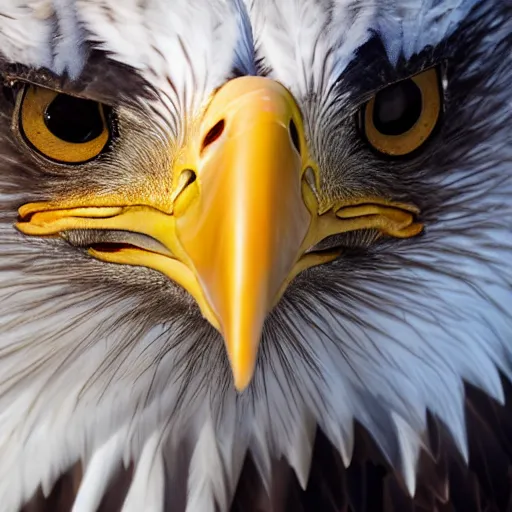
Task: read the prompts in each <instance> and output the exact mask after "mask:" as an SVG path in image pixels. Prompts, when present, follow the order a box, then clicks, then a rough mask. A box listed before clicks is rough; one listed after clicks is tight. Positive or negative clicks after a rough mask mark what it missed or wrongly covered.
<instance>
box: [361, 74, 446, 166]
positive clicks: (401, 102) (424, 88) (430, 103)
mask: <svg viewBox="0 0 512 512" xmlns="http://www.w3.org/2000/svg"><path fill="white" fill-rule="evenodd" d="M440 113H441V91H440V80H439V77H438V71H437V69H436V68H431V69H428V70H427V71H423V72H422V73H419V74H417V75H415V76H413V77H410V78H407V79H405V80H401V81H399V82H396V83H394V84H391V85H389V86H388V87H385V88H384V89H381V90H380V91H379V92H377V94H375V96H373V98H372V99H371V100H370V101H369V102H368V103H366V105H364V107H363V108H362V112H361V121H362V125H363V133H364V135H365V137H366V140H367V141H368V143H369V144H370V145H371V146H372V147H373V148H375V149H376V150H377V151H379V152H381V153H384V154H386V155H390V156H405V155H408V154H409V153H412V152H413V151H415V150H416V149H418V148H419V147H420V146H422V145H423V144H424V143H425V142H426V141H427V140H428V138H429V137H430V136H431V135H432V133H433V131H434V128H435V127H436V125H437V122H438V120H439V116H440Z"/></svg>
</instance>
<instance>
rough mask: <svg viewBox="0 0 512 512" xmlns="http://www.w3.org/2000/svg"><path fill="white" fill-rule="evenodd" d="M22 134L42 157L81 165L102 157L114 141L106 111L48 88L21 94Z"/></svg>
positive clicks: (20, 124)
mask: <svg viewBox="0 0 512 512" xmlns="http://www.w3.org/2000/svg"><path fill="white" fill-rule="evenodd" d="M19 94H20V100H19V106H18V112H19V114H18V115H19V129H20V133H21V135H22V136H23V138H24V139H25V141H26V142H27V143H28V144H29V146H30V147H31V148H33V149H35V150H36V151H37V152H38V153H39V154H41V155H42V156H44V157H46V158H48V159H50V160H53V161H55V162H58V163H65V164H80V163H84V162H87V161H89V160H92V159H94V158H96V157H97V156H98V155H100V154H101V153H102V152H103V150H104V149H105V147H106V146H107V144H108V141H109V139H110V128H109V126H108V123H107V118H108V116H107V112H106V107H105V106H104V105H102V104H101V103H98V102H96V101H91V100H87V99H83V98H77V97H75V96H70V95H67V94H63V93H59V92H57V91H53V90H51V89H46V88H44V87H38V86H34V85H28V86H26V87H25V88H24V89H22V90H21V91H20V93H19Z"/></svg>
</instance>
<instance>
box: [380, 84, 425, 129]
mask: <svg viewBox="0 0 512 512" xmlns="http://www.w3.org/2000/svg"><path fill="white" fill-rule="evenodd" d="M421 110H422V99H421V91H420V89H419V87H418V86H417V85H416V84H415V83H414V82H413V81H412V80H411V79H409V80H403V81H401V82H398V83H396V84H393V85H390V86H389V87H386V89H384V90H382V91H380V92H379V93H377V95H376V96H375V105H374V108H373V124H374V125H375V128H377V130H378V131H379V132H380V133H382V134H384V135H402V134H403V133H405V132H407V131H409V130H410V129H411V128H412V127H413V126H414V124H415V123H416V122H417V121H418V119H419V118H420V116H421Z"/></svg>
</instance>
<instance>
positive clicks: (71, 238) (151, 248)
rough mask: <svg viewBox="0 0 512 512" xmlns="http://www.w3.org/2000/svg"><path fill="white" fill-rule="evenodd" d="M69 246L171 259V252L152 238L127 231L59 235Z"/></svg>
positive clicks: (65, 232)
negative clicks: (143, 252)
mask: <svg viewBox="0 0 512 512" xmlns="http://www.w3.org/2000/svg"><path fill="white" fill-rule="evenodd" d="M60 237H61V238H63V239H64V240H65V241H66V242H68V243H69V244H70V245H71V246H73V247H77V248H83V249H93V250H95V251H99V252H119V251H122V250H123V249H137V250H141V251H146V252H151V253H155V254H161V255H163V256H168V257H170V258H173V254H172V252H171V251H170V250H169V249H168V248H167V247H165V245H164V244H162V243H161V242H160V241H158V240H157V239H156V238H153V237H152V236H149V235H145V234H143V233H137V232H134V231H128V230H100V229H76V230H73V229H72V230H68V231H63V232H61V233H60Z"/></svg>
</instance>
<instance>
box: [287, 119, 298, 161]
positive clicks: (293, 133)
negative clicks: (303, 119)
mask: <svg viewBox="0 0 512 512" xmlns="http://www.w3.org/2000/svg"><path fill="white" fill-rule="evenodd" d="M289 130H290V137H291V139H292V142H293V145H294V146H295V149H296V150H297V151H298V153H299V155H300V137H299V131H298V130H297V125H296V124H295V121H294V120H293V119H291V120H290V126H289Z"/></svg>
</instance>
